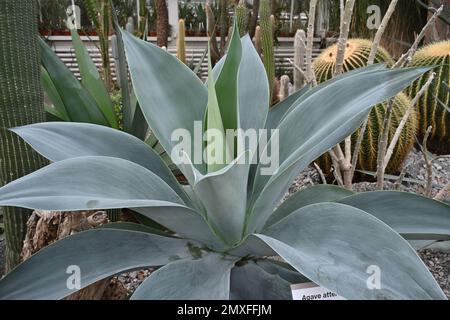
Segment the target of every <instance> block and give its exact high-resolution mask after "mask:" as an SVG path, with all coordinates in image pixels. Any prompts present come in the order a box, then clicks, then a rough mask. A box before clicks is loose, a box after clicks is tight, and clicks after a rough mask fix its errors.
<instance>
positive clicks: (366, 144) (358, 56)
mask: <svg viewBox="0 0 450 320" xmlns="http://www.w3.org/2000/svg"><path fill="white" fill-rule="evenodd" d="M371 45H372V43H371V42H370V41H369V40H364V39H350V40H348V42H347V48H346V51H345V60H344V71H350V70H353V69H356V68H359V67H363V66H364V65H366V63H367V58H368V57H369V53H370V48H371ZM336 52H337V45H333V46H331V47H329V48H327V49H326V50H324V51H323V52H322V54H321V55H320V56H319V57H318V58H317V59H316V60H315V62H314V64H313V68H314V71H315V73H316V76H317V80H318V82H319V83H320V82H324V81H326V80H329V79H331V78H332V76H333V71H334V69H335V63H336V60H335V59H336ZM379 62H385V63H387V64H389V65H392V63H393V59H392V58H391V56H390V55H389V53H388V52H387V51H386V50H384V49H383V48H381V47H380V48H379V49H378V52H377V54H376V56H375V63H379ZM409 103H410V99H409V97H408V96H406V95H405V94H403V93H401V94H399V95H397V96H396V97H395V99H394V104H393V110H392V118H391V127H390V128H389V139H391V138H392V136H393V134H394V133H395V130H396V128H397V127H398V124H399V123H400V121H401V118H402V116H403V114H404V112H405V111H406V108H407V107H408V105H409ZM386 107H387V103H382V104H378V105H376V106H375V107H374V108H373V109H372V111H371V112H370V115H369V121H368V123H367V129H366V132H365V134H364V139H363V143H362V147H361V151H360V153H359V156H358V165H357V166H358V168H359V169H363V170H368V171H376V168H377V163H376V159H377V149H378V138H379V135H380V131H381V128H382V126H383V119H384V114H385V112H386ZM416 129H417V114H415V113H413V114H411V116H410V117H409V120H408V122H407V123H406V125H405V128H404V129H403V131H402V134H401V136H400V139H399V142H398V143H397V146H396V148H395V150H394V154H393V156H392V158H391V160H390V162H389V164H388V166H387V168H386V172H388V173H394V172H396V171H397V170H398V169H399V168H400V167H401V165H402V163H403V161H404V160H405V158H406V157H407V155H408V153H409V152H410V151H411V149H412V147H413V145H414V136H415V132H416ZM357 136H358V132H356V133H355V134H354V135H353V136H352V140H353V144H352V145H353V146H354V145H355V142H356V137H357ZM318 162H319V165H320V167H321V168H322V169H323V170H324V171H326V172H329V170H330V167H331V161H330V159H329V157H328V155H323V156H322V157H320V159H319V160H318Z"/></svg>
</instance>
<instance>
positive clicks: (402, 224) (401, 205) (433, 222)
mask: <svg viewBox="0 0 450 320" xmlns="http://www.w3.org/2000/svg"><path fill="white" fill-rule="evenodd" d="M338 201H339V202H340V203H344V204H348V205H350V206H352V207H356V208H359V209H361V210H364V211H366V212H368V213H370V214H371V215H373V216H375V217H377V218H378V219H380V220H381V221H383V222H384V223H386V224H387V225H388V226H390V227H391V228H393V229H394V230H395V231H397V232H398V233H400V234H401V235H402V236H403V237H404V238H406V239H411V240H449V239H450V206H449V205H447V204H445V203H443V202H440V201H436V200H433V199H430V198H426V197H423V196H420V195H417V194H413V193H406V192H399V191H374V192H364V193H360V194H355V195H353V196H350V197H347V198H344V199H340V200H338Z"/></svg>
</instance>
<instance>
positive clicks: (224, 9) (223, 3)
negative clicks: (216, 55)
mask: <svg viewBox="0 0 450 320" xmlns="http://www.w3.org/2000/svg"><path fill="white" fill-rule="evenodd" d="M219 5H220V56H223V55H224V54H225V51H226V50H227V48H226V47H227V46H226V44H227V32H228V1H227V0H220V3H219Z"/></svg>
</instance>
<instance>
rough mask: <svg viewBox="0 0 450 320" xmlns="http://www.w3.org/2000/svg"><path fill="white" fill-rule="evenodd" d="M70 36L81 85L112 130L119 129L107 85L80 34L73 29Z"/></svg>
mask: <svg viewBox="0 0 450 320" xmlns="http://www.w3.org/2000/svg"><path fill="white" fill-rule="evenodd" d="M70 34H71V36H72V43H73V46H74V48H75V55H76V56H77V62H78V67H79V68H80V75H81V83H82V84H83V86H84V87H85V88H86V90H87V91H89V93H90V94H91V95H92V97H93V98H94V99H95V101H96V102H97V106H98V107H99V108H100V110H101V111H102V113H103V115H104V116H105V118H106V120H108V122H109V125H110V126H111V127H112V128H116V129H117V128H119V124H118V122H117V116H116V114H115V112H114V106H113V103H112V101H111V98H110V97H109V93H108V90H106V87H105V84H104V83H103V80H102V78H101V77H100V74H99V72H98V70H97V67H96V66H95V64H94V62H93V61H92V59H91V57H90V56H89V53H88V51H87V50H86V47H85V46H84V44H83V42H82V41H81V39H80V36H79V35H78V32H77V31H76V30H74V29H71V30H70Z"/></svg>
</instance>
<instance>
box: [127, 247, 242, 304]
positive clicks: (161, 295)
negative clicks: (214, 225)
mask: <svg viewBox="0 0 450 320" xmlns="http://www.w3.org/2000/svg"><path fill="white" fill-rule="evenodd" d="M235 262H236V260H235V259H233V258H230V257H226V256H223V255H220V254H215V253H208V254H207V255H206V256H203V257H201V258H200V259H197V260H180V261H175V262H172V263H169V264H168V265H166V266H164V267H162V268H160V269H158V270H156V271H155V272H153V273H152V274H151V275H150V277H148V278H147V279H146V280H145V281H144V282H143V283H142V284H141V285H140V286H139V287H138V288H137V289H136V291H135V292H134V293H133V295H132V296H131V299H133V300H228V299H229V296H230V271H231V268H232V267H233V265H234V263H235Z"/></svg>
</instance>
